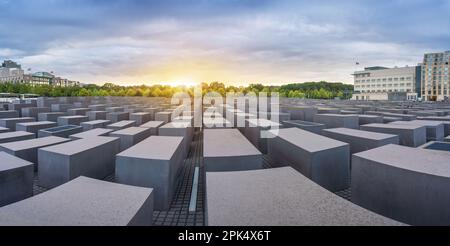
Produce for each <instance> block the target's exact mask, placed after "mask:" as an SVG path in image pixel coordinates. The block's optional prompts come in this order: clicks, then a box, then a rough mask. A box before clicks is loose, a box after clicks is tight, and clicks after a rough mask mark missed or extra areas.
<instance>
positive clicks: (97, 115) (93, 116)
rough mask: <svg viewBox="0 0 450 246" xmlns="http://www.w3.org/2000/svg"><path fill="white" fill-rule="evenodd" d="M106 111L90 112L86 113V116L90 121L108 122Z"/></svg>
mask: <svg viewBox="0 0 450 246" xmlns="http://www.w3.org/2000/svg"><path fill="white" fill-rule="evenodd" d="M106 114H107V112H106V111H88V112H86V116H87V117H88V118H89V120H91V121H92V120H106Z"/></svg>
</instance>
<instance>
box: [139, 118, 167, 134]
mask: <svg viewBox="0 0 450 246" xmlns="http://www.w3.org/2000/svg"><path fill="white" fill-rule="evenodd" d="M164 124H165V123H164V121H149V122H147V123H145V124H142V125H140V126H139V127H143V128H150V132H151V135H152V136H154V135H159V127H161V126H163V125H164Z"/></svg>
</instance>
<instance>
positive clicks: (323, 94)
mask: <svg viewBox="0 0 450 246" xmlns="http://www.w3.org/2000/svg"><path fill="white" fill-rule="evenodd" d="M201 87H202V93H203V94H206V93H208V92H213V91H214V92H217V93H220V94H221V95H223V96H225V95H226V93H228V92H234V93H243V94H247V93H249V92H254V93H256V94H259V93H260V92H265V93H272V92H276V93H279V95H280V96H282V97H290V98H308V99H334V98H340V99H349V98H351V97H352V93H353V85H346V84H343V83H329V82H325V81H321V82H307V83H295V84H287V85H282V86H265V85H262V84H251V85H249V86H226V85H225V84H224V83H220V82H212V83H202V84H201ZM0 92H1V93H18V94H37V95H39V96H45V97H61V96H66V97H74V96H128V97H169V98H170V97H172V96H173V95H174V94H175V93H178V92H186V93H188V94H189V95H191V96H193V95H194V87H186V86H175V87H174V86H168V85H151V86H149V85H140V86H120V85H115V84H112V83H106V84H104V85H101V86H100V85H95V84H89V85H83V86H68V87H62V86H52V85H31V84H26V83H10V82H5V83H0Z"/></svg>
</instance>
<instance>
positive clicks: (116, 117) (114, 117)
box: [106, 112, 130, 123]
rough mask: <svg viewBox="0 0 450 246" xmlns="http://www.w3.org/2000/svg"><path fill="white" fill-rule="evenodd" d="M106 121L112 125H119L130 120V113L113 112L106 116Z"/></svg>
mask: <svg viewBox="0 0 450 246" xmlns="http://www.w3.org/2000/svg"><path fill="white" fill-rule="evenodd" d="M106 119H107V120H109V121H111V122H112V123H117V122H120V121H124V120H130V113H128V112H112V113H107V114H106Z"/></svg>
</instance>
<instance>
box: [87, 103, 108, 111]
mask: <svg viewBox="0 0 450 246" xmlns="http://www.w3.org/2000/svg"><path fill="white" fill-rule="evenodd" d="M88 108H89V109H90V110H91V111H105V110H106V105H105V104H96V105H89V107H88Z"/></svg>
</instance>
